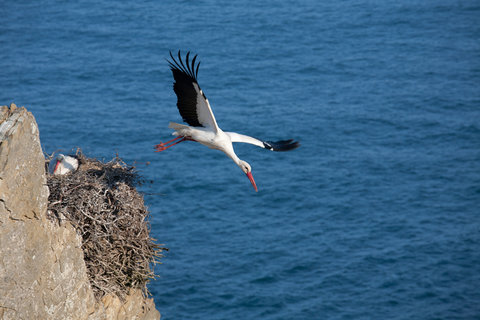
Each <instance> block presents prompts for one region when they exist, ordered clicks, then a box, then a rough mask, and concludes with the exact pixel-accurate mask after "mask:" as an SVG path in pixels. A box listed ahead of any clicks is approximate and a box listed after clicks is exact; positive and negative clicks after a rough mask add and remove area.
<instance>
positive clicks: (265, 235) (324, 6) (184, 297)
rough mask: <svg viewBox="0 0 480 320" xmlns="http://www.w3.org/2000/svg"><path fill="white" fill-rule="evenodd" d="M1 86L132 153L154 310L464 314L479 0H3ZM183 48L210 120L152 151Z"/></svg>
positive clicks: (203, 315)
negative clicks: (231, 137)
mask: <svg viewBox="0 0 480 320" xmlns="http://www.w3.org/2000/svg"><path fill="white" fill-rule="evenodd" d="M0 13H1V16H2V19H1V20H0V45H1V50H0V70H1V77H0V104H9V103H11V102H15V103H16V104H17V105H25V106H26V107H27V108H28V109H29V110H30V111H32V112H33V113H34V115H35V116H36V119H37V122H38V125H39V128H40V137H41V140H42V144H43V147H44V149H45V151H46V152H49V153H51V152H53V151H55V150H58V149H61V150H63V151H64V152H68V151H70V150H71V149H73V148H75V147H77V146H78V147H81V148H82V149H83V151H84V152H85V153H86V154H87V155H88V156H92V157H99V158H105V159H106V160H109V159H111V158H113V157H114V156H115V154H116V153H117V152H118V154H119V155H120V156H121V157H122V158H123V159H124V160H125V161H127V162H129V163H134V162H135V163H136V164H137V166H138V169H139V170H140V172H141V174H142V176H143V177H144V178H145V179H146V180H147V182H148V183H147V184H145V185H143V186H142V188H141V190H142V192H144V193H145V201H146V203H147V205H148V206H149V209H150V211H151V224H152V233H153V235H154V237H156V238H157V239H158V241H159V242H160V243H163V244H165V246H167V247H168V248H170V251H169V252H168V253H167V255H166V257H165V258H163V264H162V265H160V266H157V268H156V272H157V274H158V275H159V276H160V278H159V279H158V280H155V281H153V282H152V283H151V284H150V286H149V288H150V290H151V292H152V293H153V297H154V299H155V303H156V306H157V308H158V309H159V310H160V312H161V313H162V319H166V320H168V319H238V318H242V319H480V307H479V305H480V304H479V301H480V290H479V288H480V267H479V266H480V209H479V207H480V23H479V22H480V4H479V3H478V1H447V0H439V1H433V0H432V1H430V0H427V1H411V0H406V1H367V0H363V1H361V0H359V1H355V0H349V1H330V2H322V1H314V0H298V1H278V0H273V1H263V2H262V1H250V0H237V1H212V0H200V1H187V0H182V1H123V2H122V1H112V0H105V1H10V0H7V1H3V2H2V3H1V4H0ZM178 49H182V50H184V52H186V51H187V50H191V51H192V52H193V53H198V54H199V59H200V60H201V62H202V64H201V67H200V71H199V82H200V85H201V86H202V89H203V90H204V91H205V93H206V95H207V97H209V100H210V102H211V104H212V108H213V110H214V112H215V114H216V117H217V121H218V123H219V125H220V126H221V127H222V128H223V129H224V130H227V131H237V132H240V133H244V134H248V135H252V136H255V137H259V138H262V139H266V140H276V139H285V138H294V139H298V140H300V141H301V144H302V146H301V147H300V148H299V149H297V150H295V151H292V152H286V153H274V152H270V151H267V150H263V149H259V148H256V147H254V146H250V145H236V152H237V154H238V155H239V157H240V158H241V159H243V160H246V161H248V162H249V163H250V164H251V166H252V168H253V175H254V177H255V179H256V182H257V185H258V187H259V192H258V193H255V192H254V190H253V189H252V187H251V185H250V183H249V181H248V179H247V178H246V177H245V176H244V174H243V173H242V172H241V171H240V170H239V168H238V167H236V165H235V164H234V163H233V162H232V161H231V160H230V159H229V158H227V157H226V156H225V155H224V154H222V153H221V152H218V151H213V150H210V149H208V148H205V147H204V146H201V145H197V144H195V143H192V142H185V143H182V144H179V145H178V146H176V147H174V148H172V149H169V150H168V151H166V152H162V153H154V152H153V145H154V144H156V143H158V142H160V141H165V140H168V139H169V138H170V133H171V131H170V129H168V128H167V126H168V122H169V121H177V122H180V121H181V118H180V116H179V114H178V111H177V109H176V106H175V104H176V97H175V95H174V92H173V90H172V75H171V72H170V70H169V68H168V65H167V62H166V61H165V59H166V58H167V57H168V52H169V50H172V51H177V50H178Z"/></svg>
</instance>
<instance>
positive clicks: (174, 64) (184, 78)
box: [168, 50, 218, 132]
mask: <svg viewBox="0 0 480 320" xmlns="http://www.w3.org/2000/svg"><path fill="white" fill-rule="evenodd" d="M170 57H171V58H172V61H168V63H169V64H170V69H171V70H172V73H173V79H175V82H174V83H173V91H175V94H176V95H177V107H178V111H180V115H181V116H182V118H183V121H185V122H186V123H188V124H189V125H190V126H192V127H205V128H210V129H212V130H213V131H214V132H217V130H218V125H217V121H216V120H215V116H214V115H213V112H212V108H211V107H210V103H208V99H207V97H206V96H205V94H204V93H203V91H202V90H201V89H200V86H199V85H198V82H197V76H198V68H199V67H200V62H199V63H197V64H196V65H195V61H196V59H197V56H196V55H195V56H194V57H193V59H192V61H191V62H190V61H189V57H190V52H187V55H186V57H185V64H184V63H183V61H182V56H181V54H180V50H179V51H178V61H177V60H176V59H175V58H174V57H173V55H172V53H171V52H170Z"/></svg>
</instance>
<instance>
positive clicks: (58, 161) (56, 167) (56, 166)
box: [53, 160, 60, 173]
mask: <svg viewBox="0 0 480 320" xmlns="http://www.w3.org/2000/svg"><path fill="white" fill-rule="evenodd" d="M59 164H60V160H57V164H56V165H55V169H53V173H55V171H57V169H58V165H59Z"/></svg>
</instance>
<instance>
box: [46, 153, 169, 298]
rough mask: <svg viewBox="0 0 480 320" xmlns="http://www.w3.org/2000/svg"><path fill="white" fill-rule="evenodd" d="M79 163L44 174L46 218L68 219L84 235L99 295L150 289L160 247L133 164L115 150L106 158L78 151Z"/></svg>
mask: <svg viewBox="0 0 480 320" xmlns="http://www.w3.org/2000/svg"><path fill="white" fill-rule="evenodd" d="M77 156H78V158H79V162H80V167H79V169H78V170H77V171H76V172H74V173H72V174H68V175H58V176H53V175H47V176H48V179H47V181H48V182H47V184H48V187H49V189H50V196H49V198H48V200H49V201H48V202H49V204H48V214H49V218H50V219H56V220H58V221H60V222H61V221H62V220H68V221H70V222H71V223H72V225H73V226H74V227H75V229H76V230H77V232H78V233H79V234H80V235H81V237H82V249H83V252H84V259H85V264H86V266H87V271H88V275H89V278H90V283H91V285H92V287H93V289H94V292H95V296H96V297H97V299H99V298H101V297H102V296H103V295H104V294H106V293H115V294H116V295H117V296H119V297H120V298H123V297H125V295H126V294H127V292H128V290H129V288H141V289H142V290H143V292H144V293H145V294H148V290H147V286H146V285H147V282H148V281H149V280H150V279H154V278H155V274H154V272H153V270H152V269H151V267H153V266H154V265H155V264H156V263H159V259H160V257H162V251H163V250H167V249H166V248H163V247H161V246H159V245H158V244H156V242H155V239H153V238H151V237H150V224H149V221H148V210H147V208H146V207H145V204H144V202H143V197H142V195H140V194H139V193H138V191H137V190H136V188H135V185H136V184H138V183H139V182H140V181H139V178H138V174H137V173H136V171H135V168H134V167H132V166H128V165H126V164H125V163H124V162H123V161H122V160H121V159H120V158H119V157H118V156H117V157H116V158H115V159H113V160H112V161H110V162H108V163H103V162H100V161H98V160H96V159H88V158H86V157H85V156H84V155H83V154H82V153H81V152H80V151H77Z"/></svg>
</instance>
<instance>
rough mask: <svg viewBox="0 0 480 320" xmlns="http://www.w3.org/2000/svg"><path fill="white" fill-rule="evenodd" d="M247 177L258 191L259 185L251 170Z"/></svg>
mask: <svg viewBox="0 0 480 320" xmlns="http://www.w3.org/2000/svg"><path fill="white" fill-rule="evenodd" d="M247 177H248V179H249V180H250V182H251V183H252V186H253V187H254V188H255V191H256V192H258V189H257V185H256V184H255V180H253V176H252V173H251V172H249V173H247Z"/></svg>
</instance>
